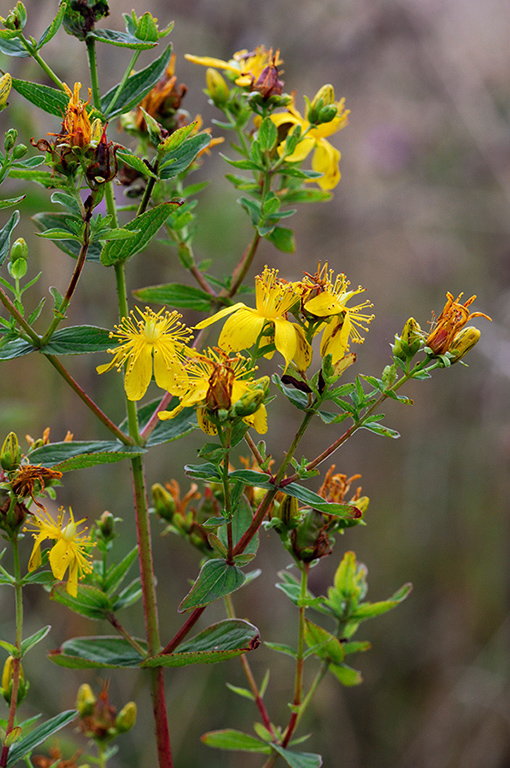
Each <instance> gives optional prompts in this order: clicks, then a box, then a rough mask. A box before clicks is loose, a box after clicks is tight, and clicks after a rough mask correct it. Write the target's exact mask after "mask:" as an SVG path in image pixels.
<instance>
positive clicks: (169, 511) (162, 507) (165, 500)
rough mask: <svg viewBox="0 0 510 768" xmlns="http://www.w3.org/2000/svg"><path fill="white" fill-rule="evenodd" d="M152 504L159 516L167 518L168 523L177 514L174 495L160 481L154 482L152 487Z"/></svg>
mask: <svg viewBox="0 0 510 768" xmlns="http://www.w3.org/2000/svg"><path fill="white" fill-rule="evenodd" d="M151 495H152V504H153V506H154V509H155V511H156V514H157V515H159V517H161V518H163V520H166V521H167V522H168V523H171V522H172V518H173V516H174V514H175V501H174V498H173V496H172V495H171V494H170V493H169V492H168V491H167V489H166V488H163V486H162V485H160V483H154V485H153V486H152V488H151Z"/></svg>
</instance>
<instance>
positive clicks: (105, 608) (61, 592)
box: [50, 582, 112, 619]
mask: <svg viewBox="0 0 510 768" xmlns="http://www.w3.org/2000/svg"><path fill="white" fill-rule="evenodd" d="M50 598H51V600H55V602H57V603H60V604H61V605H65V606H66V607H67V608H69V609H70V610H71V611H74V613H79V614H80V615H81V616H86V617H87V618H88V619H104V618H105V617H106V615H107V614H108V613H110V612H111V611H112V604H111V601H110V599H109V598H108V595H105V593H104V592H102V590H100V589H98V588H97V587H93V586H91V585H90V584H78V593H77V595H76V597H73V595H70V594H69V592H68V591H67V588H66V585H65V584H63V583H62V582H59V583H58V584H55V586H54V587H53V589H52V590H51V592H50Z"/></svg>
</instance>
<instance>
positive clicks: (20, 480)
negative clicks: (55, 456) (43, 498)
mask: <svg viewBox="0 0 510 768" xmlns="http://www.w3.org/2000/svg"><path fill="white" fill-rule="evenodd" d="M61 477H62V472H58V471H57V470H56V469H49V468H48V467H41V466H38V465H36V464H25V466H22V467H20V469H19V471H18V472H17V473H16V477H15V478H14V480H13V481H12V483H11V488H12V491H13V493H15V494H16V495H17V496H22V497H24V498H26V497H27V496H30V498H31V499H32V501H33V502H34V504H37V506H38V507H40V508H41V509H44V507H43V505H42V504H40V503H39V502H38V501H37V500H36V499H35V498H34V492H35V490H36V488H37V484H39V489H38V491H37V492H38V493H42V492H43V491H44V489H45V487H46V483H47V482H48V481H51V480H60V478H61Z"/></svg>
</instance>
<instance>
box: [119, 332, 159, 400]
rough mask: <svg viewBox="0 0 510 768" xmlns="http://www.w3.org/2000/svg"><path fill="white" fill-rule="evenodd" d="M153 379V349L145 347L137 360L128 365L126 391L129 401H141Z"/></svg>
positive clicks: (125, 380)
mask: <svg viewBox="0 0 510 768" xmlns="http://www.w3.org/2000/svg"><path fill="white" fill-rule="evenodd" d="M151 378H152V348H151V346H150V345H148V344H147V345H144V346H143V347H142V348H141V349H140V351H139V353H138V355H137V356H136V359H135V360H134V361H133V362H131V361H130V362H129V363H128V368H127V370H126V376H125V379H124V389H125V390H126V395H127V397H128V400H141V399H142V397H143V396H144V395H145V393H146V392H147V387H148V386H149V384H150V382H151Z"/></svg>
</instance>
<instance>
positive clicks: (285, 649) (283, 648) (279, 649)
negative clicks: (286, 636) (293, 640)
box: [264, 642, 297, 659]
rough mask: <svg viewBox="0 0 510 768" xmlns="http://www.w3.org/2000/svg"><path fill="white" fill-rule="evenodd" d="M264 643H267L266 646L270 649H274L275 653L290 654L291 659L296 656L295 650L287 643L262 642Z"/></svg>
mask: <svg viewBox="0 0 510 768" xmlns="http://www.w3.org/2000/svg"><path fill="white" fill-rule="evenodd" d="M264 645H267V647H268V648H271V650H272V651H276V653H284V654H285V656H291V657H292V658H293V659H296V658H297V652H296V650H295V649H294V648H293V647H292V646H291V645H287V643H270V642H264Z"/></svg>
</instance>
